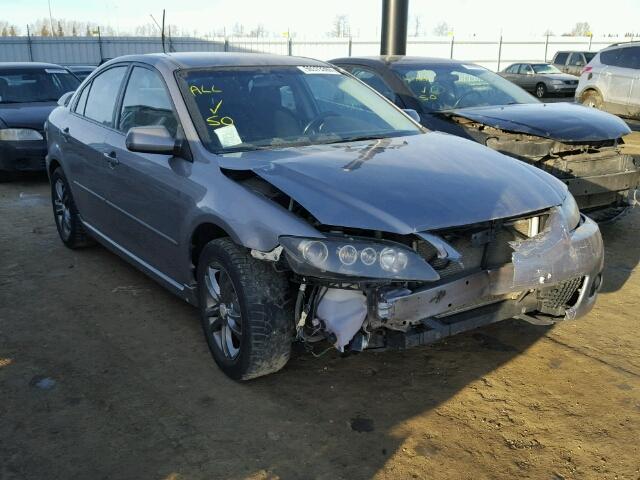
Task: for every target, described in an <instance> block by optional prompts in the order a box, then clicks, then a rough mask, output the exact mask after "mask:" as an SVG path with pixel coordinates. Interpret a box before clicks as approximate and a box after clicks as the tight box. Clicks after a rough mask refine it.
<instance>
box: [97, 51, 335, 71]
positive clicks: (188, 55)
mask: <svg viewBox="0 0 640 480" xmlns="http://www.w3.org/2000/svg"><path fill="white" fill-rule="evenodd" d="M119 62H142V63H149V64H151V65H164V66H165V67H169V68H171V67H173V68H174V69H183V68H203V67H236V66H286V65H291V66H296V65H305V66H327V65H328V64H327V63H326V62H321V61H320V60H314V59H312V58H306V57H293V56H289V55H273V54H269V53H244V52H242V53H241V52H176V53H148V54H144V55H125V56H122V57H116V58H114V59H112V60H110V61H109V62H107V63H108V64H113V63H119Z"/></svg>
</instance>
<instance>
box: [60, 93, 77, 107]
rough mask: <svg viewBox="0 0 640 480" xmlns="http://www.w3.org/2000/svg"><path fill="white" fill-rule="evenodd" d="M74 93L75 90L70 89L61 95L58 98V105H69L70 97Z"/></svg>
mask: <svg viewBox="0 0 640 480" xmlns="http://www.w3.org/2000/svg"><path fill="white" fill-rule="evenodd" d="M74 93H75V91H71V92H67V93H65V94H64V95H62V96H61V97H60V98H59V99H58V105H60V106H61V107H66V106H67V105H69V101H70V100H71V97H73V94H74Z"/></svg>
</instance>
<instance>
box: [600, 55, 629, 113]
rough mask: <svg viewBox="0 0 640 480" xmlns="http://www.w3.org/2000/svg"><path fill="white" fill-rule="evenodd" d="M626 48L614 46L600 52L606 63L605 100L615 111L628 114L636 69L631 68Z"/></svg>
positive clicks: (604, 75)
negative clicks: (628, 63)
mask: <svg viewBox="0 0 640 480" xmlns="http://www.w3.org/2000/svg"><path fill="white" fill-rule="evenodd" d="M625 50H626V48H612V49H610V50H605V51H603V52H601V53H600V61H601V62H602V63H603V64H605V65H606V69H605V70H604V72H603V73H602V77H603V80H604V82H603V83H604V92H603V96H604V101H605V102H606V104H607V105H606V106H607V107H608V109H610V110H611V111H612V112H613V113H617V114H619V115H625V114H627V111H628V108H629V97H630V95H631V90H632V87H633V80H634V77H635V71H634V70H633V69H632V68H629V65H627V61H628V58H629V56H628V55H627V54H626V53H625Z"/></svg>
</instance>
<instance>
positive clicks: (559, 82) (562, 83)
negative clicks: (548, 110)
mask: <svg viewBox="0 0 640 480" xmlns="http://www.w3.org/2000/svg"><path fill="white" fill-rule="evenodd" d="M551 83H552V84H553V85H564V82H563V81H562V80H551Z"/></svg>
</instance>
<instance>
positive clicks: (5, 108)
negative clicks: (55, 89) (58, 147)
mask: <svg viewBox="0 0 640 480" xmlns="http://www.w3.org/2000/svg"><path fill="white" fill-rule="evenodd" d="M57 106H58V103H57V102H38V103H7V104H0V122H2V123H3V124H5V125H6V126H7V127H9V128H33V129H35V130H40V131H42V130H43V129H44V122H45V121H46V120H47V118H48V117H49V114H50V113H51V112H52V111H53V109H55V108H56V107H57Z"/></svg>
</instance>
